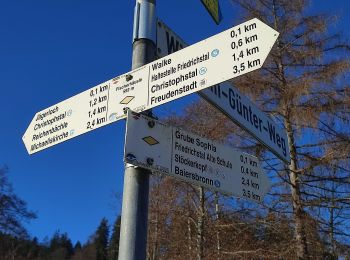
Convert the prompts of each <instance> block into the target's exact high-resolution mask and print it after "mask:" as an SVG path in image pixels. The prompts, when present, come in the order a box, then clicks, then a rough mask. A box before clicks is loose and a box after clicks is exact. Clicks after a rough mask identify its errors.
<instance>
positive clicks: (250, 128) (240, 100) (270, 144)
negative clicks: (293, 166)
mask: <svg viewBox="0 0 350 260" xmlns="http://www.w3.org/2000/svg"><path fill="white" fill-rule="evenodd" d="M187 46H189V45H188V44H187V43H186V42H185V41H184V40H183V39H182V38H180V37H179V36H178V35H177V34H176V33H175V32H173V31H172V30H171V29H170V28H169V27H168V26H167V25H166V24H165V23H164V22H162V21H161V20H158V27H157V49H158V50H159V51H158V55H159V57H163V56H166V55H169V54H171V53H174V52H176V51H178V50H180V49H183V48H185V47H187ZM198 94H199V95H200V96H201V97H203V98H204V99H205V100H207V101H208V102H209V103H211V104H212V105H214V106H215V107H217V108H218V109H219V110H221V111H222V112H223V113H224V114H225V115H226V116H227V117H229V118H230V119H231V120H232V121H233V122H234V123H236V124H238V125H239V126H240V127H242V128H243V129H245V130H246V131H247V132H248V133H250V134H251V135H252V136H254V137H255V138H256V139H258V140H259V141H260V142H261V143H262V144H263V145H265V146H266V147H267V148H268V149H269V150H270V151H272V152H273V153H274V154H275V155H276V156H278V157H279V158H280V159H282V160H283V161H285V162H287V163H289V162H290V152H289V145H288V139H287V134H286V131H285V130H284V129H283V128H280V127H279V126H278V125H277V124H276V123H275V121H274V120H273V119H272V118H270V117H269V116H268V115H266V114H265V113H264V112H263V111H261V110H260V109H259V108H258V107H257V106H256V105H255V104H254V103H253V102H251V101H250V100H249V99H248V98H247V97H245V96H244V95H242V94H241V93H240V92H239V91H238V89H236V88H235V87H234V86H232V84H231V83H229V82H223V83H221V84H217V85H215V86H212V87H210V88H206V89H204V90H202V91H199V92H198Z"/></svg>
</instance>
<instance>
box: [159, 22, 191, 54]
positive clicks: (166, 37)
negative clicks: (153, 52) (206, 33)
mask: <svg viewBox="0 0 350 260" xmlns="http://www.w3.org/2000/svg"><path fill="white" fill-rule="evenodd" d="M156 45H157V56H158V58H162V57H164V56H167V55H169V54H172V53H174V52H177V51H178V50H181V49H183V48H185V47H187V46H188V44H186V43H185V41H184V40H182V39H181V37H180V36H178V35H177V34H176V33H175V32H174V31H173V30H171V29H170V28H169V27H168V26H167V25H166V24H165V23H164V22H163V21H162V20H160V19H159V18H158V19H157V42H156Z"/></svg>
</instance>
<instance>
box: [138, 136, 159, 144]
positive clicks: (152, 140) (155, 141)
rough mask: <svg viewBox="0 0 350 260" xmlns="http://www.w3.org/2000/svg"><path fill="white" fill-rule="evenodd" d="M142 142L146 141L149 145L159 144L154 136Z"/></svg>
mask: <svg viewBox="0 0 350 260" xmlns="http://www.w3.org/2000/svg"><path fill="white" fill-rule="evenodd" d="M142 140H143V141H145V142H146V143H147V144H149V145H155V144H159V142H158V141H157V139H155V138H153V137H152V136H147V137H144V138H142Z"/></svg>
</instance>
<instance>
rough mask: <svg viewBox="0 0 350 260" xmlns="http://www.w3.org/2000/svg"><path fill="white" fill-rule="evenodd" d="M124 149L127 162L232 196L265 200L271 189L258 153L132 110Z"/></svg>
mask: <svg viewBox="0 0 350 260" xmlns="http://www.w3.org/2000/svg"><path fill="white" fill-rule="evenodd" d="M124 149H125V151H124V160H125V162H127V163H130V164H132V165H135V166H139V167H143V168H147V169H149V170H152V171H155V172H159V173H163V174H166V175H168V176H172V177H175V178H177V179H180V180H182V181H185V182H190V183H193V184H196V185H199V186H203V187H206V188H208V189H210V190H213V191H219V192H221V193H224V194H226V195H229V196H231V195H233V196H237V197H242V198H246V199H249V200H252V201H255V202H261V201H262V200H263V197H264V195H265V194H266V193H267V192H268V191H269V189H270V183H269V179H268V177H267V176H266V175H265V174H264V173H263V171H262V169H261V167H260V162H259V160H258V159H257V158H256V157H255V156H252V155H249V154H247V153H243V152H240V151H237V150H233V149H232V148H230V147H228V146H225V145H223V144H220V143H217V142H214V141H212V140H209V139H207V138H204V137H201V136H198V135H195V134H193V133H190V132H187V131H184V130H182V129H180V128H175V127H171V126H168V125H165V124H163V123H161V122H159V121H156V120H154V119H152V118H149V117H146V116H144V115H140V114H138V113H134V112H131V111H130V112H129V113H128V120H127V127H126V137H125V148H124Z"/></svg>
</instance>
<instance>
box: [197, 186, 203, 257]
mask: <svg viewBox="0 0 350 260" xmlns="http://www.w3.org/2000/svg"><path fill="white" fill-rule="evenodd" d="M197 215H198V222H197V260H202V259H203V225H204V191H203V188H202V187H199V207H198V212H197Z"/></svg>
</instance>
